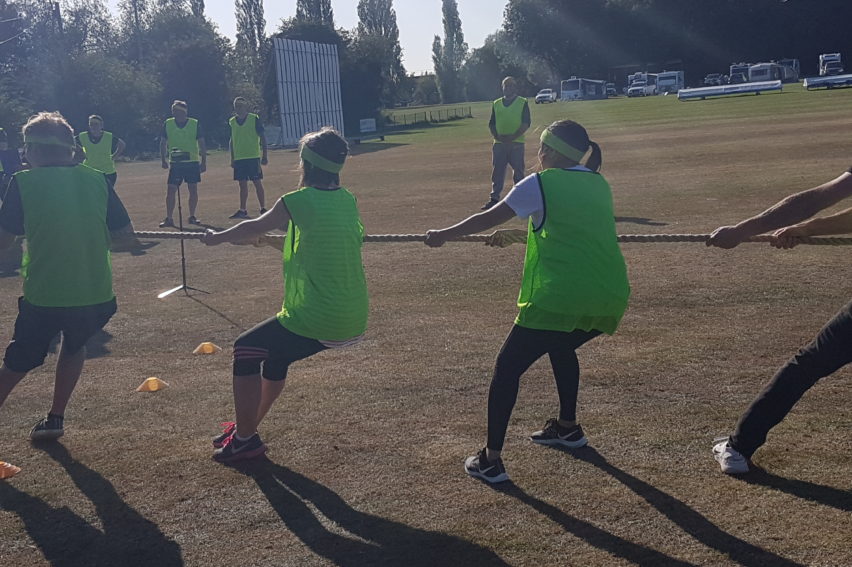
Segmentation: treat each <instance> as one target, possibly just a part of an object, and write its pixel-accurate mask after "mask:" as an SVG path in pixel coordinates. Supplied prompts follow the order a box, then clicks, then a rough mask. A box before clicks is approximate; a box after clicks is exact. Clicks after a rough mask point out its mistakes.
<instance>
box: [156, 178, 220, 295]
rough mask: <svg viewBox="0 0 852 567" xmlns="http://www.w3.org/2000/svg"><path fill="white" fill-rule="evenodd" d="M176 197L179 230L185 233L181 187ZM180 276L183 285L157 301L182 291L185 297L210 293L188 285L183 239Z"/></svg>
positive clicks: (181, 241) (165, 293)
mask: <svg viewBox="0 0 852 567" xmlns="http://www.w3.org/2000/svg"><path fill="white" fill-rule="evenodd" d="M175 197H176V198H177V210H178V230H179V231H180V232H183V209H182V208H181V204H180V185H178V188H177V193H176V194H175ZM180 274H181V284H180V285H179V286H177V287H174V288H172V289H169V290H166V291H164V292H163V293H161V294H159V295H158V296H157V299H163V298H165V297H168V296H170V295H171V294H173V293H175V292H176V291H181V290H183V292H184V294H185V295H189V292H190V291H197V292H199V293H207V294H209V293H210V292H209V291H204V290H203V289H198V288H197V287H192V286H188V285H186V250H185V248H184V243H183V238H181V239H180Z"/></svg>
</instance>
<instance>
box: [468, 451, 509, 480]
mask: <svg viewBox="0 0 852 567" xmlns="http://www.w3.org/2000/svg"><path fill="white" fill-rule="evenodd" d="M464 472H466V473H467V474H469V475H470V476H472V477H474V478H481V479H482V480H484V481H485V482H488V483H491V484H494V483H497V482H505V481H507V480H509V475H508V474H506V467H504V466H503V459H497V460H496V461H493V462H491V461H489V460H488V456H487V454H486V452H485V449H484V448H483V449H482V450H481V451H480V452H479V453H478V454H476V455H474V456H472V457H468V458H467V459H465V461H464Z"/></svg>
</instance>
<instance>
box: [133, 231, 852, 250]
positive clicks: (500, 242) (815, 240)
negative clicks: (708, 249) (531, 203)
mask: <svg viewBox="0 0 852 567" xmlns="http://www.w3.org/2000/svg"><path fill="white" fill-rule="evenodd" d="M133 234H134V235H135V236H136V237H137V238H147V239H155V240H160V239H168V240H180V239H183V240H201V237H202V235H203V234H204V233H203V232H156V231H137V232H134V233H133ZM280 238H284V235H283V234H265V235H263V237H261V238H260V239H259V240H258V241H257V242H256V243H255V244H256V245H264V244H269V245H272V243H273V242H275V240H276V239H280ZM709 239H710V235H709V234H619V235H618V241H619V242H637V243H648V242H707V241H708V240H709ZM771 239H772V237H770V236H769V235H759V236H753V237H751V238H749V239H748V240H746V242H770V241H771ZM424 240H426V235H425V234H368V235H366V236H364V242H423V241H424ZM452 241H453V242H485V243H489V244H492V245H494V246H508V245H510V244H518V243H524V242H526V241H527V236H526V231H518V230H512V229H509V230H496V231H494V232H493V233H491V234H471V235H469V236H460V237H458V238H453V239H452ZM795 241H796V242H798V243H799V244H811V245H820V246H848V245H852V238H850V237H815V236H802V237H798V238H796V239H795Z"/></svg>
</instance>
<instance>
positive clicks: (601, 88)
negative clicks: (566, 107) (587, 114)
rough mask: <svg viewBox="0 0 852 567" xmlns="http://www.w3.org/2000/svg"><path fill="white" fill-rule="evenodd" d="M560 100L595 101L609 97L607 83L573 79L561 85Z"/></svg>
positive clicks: (578, 78) (566, 80)
mask: <svg viewBox="0 0 852 567" xmlns="http://www.w3.org/2000/svg"><path fill="white" fill-rule="evenodd" d="M559 90H560V97H559V98H560V100H595V99H603V98H606V97H607V94H606V81H597V80H595V79H583V78H580V77H571V78H570V79H565V80H564V81H562V83H561V85H560V88H559Z"/></svg>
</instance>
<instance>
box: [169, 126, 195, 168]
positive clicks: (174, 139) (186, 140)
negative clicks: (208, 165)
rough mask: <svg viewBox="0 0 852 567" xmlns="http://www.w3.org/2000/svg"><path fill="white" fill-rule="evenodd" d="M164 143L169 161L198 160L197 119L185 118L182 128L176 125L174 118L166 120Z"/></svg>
mask: <svg viewBox="0 0 852 567" xmlns="http://www.w3.org/2000/svg"><path fill="white" fill-rule="evenodd" d="M166 145H167V146H168V150H169V162H170V163H177V162H190V161H196V162H197V161H200V159H199V154H200V151H199V149H198V120H196V119H195V118H187V119H186V124H184V125H183V128H180V127H179V126H178V125H177V122H176V121H175V119H174V118H169V119H168V120H166Z"/></svg>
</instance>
